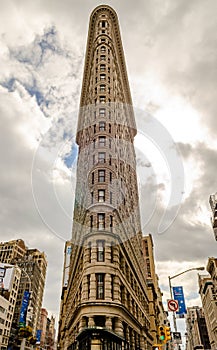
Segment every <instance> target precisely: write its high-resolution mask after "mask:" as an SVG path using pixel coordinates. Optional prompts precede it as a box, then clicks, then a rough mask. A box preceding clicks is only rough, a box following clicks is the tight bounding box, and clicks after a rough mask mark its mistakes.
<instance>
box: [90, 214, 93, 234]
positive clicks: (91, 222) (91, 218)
mask: <svg viewBox="0 0 217 350" xmlns="http://www.w3.org/2000/svg"><path fill="white" fill-rule="evenodd" d="M92 229H93V215H91V216H90V230H91V231H92Z"/></svg>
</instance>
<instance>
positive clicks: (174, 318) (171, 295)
mask: <svg viewBox="0 0 217 350" xmlns="http://www.w3.org/2000/svg"><path fill="white" fill-rule="evenodd" d="M168 278H169V287H170V298H171V299H173V293H172V285H171V277H170V276H169V277H168ZM173 325H174V329H175V332H177V324H176V313H175V311H173Z"/></svg>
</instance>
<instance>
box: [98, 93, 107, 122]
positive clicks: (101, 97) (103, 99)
mask: <svg viewBox="0 0 217 350" xmlns="http://www.w3.org/2000/svg"><path fill="white" fill-rule="evenodd" d="M99 102H100V103H105V102H106V99H105V96H99ZM100 110H102V111H103V110H104V114H100V115H102V116H103V117H105V108H100ZM100 110H99V113H100Z"/></svg>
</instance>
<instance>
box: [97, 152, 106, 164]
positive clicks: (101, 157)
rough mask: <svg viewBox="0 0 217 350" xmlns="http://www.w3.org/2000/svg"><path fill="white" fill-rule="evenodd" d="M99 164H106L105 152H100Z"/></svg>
mask: <svg viewBox="0 0 217 350" xmlns="http://www.w3.org/2000/svg"><path fill="white" fill-rule="evenodd" d="M98 162H99V163H105V152H99V153H98Z"/></svg>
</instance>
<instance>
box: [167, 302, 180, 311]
mask: <svg viewBox="0 0 217 350" xmlns="http://www.w3.org/2000/svg"><path fill="white" fill-rule="evenodd" d="M167 307H168V311H173V312H175V311H177V310H178V309H179V303H178V301H177V300H173V299H169V300H167Z"/></svg>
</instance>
